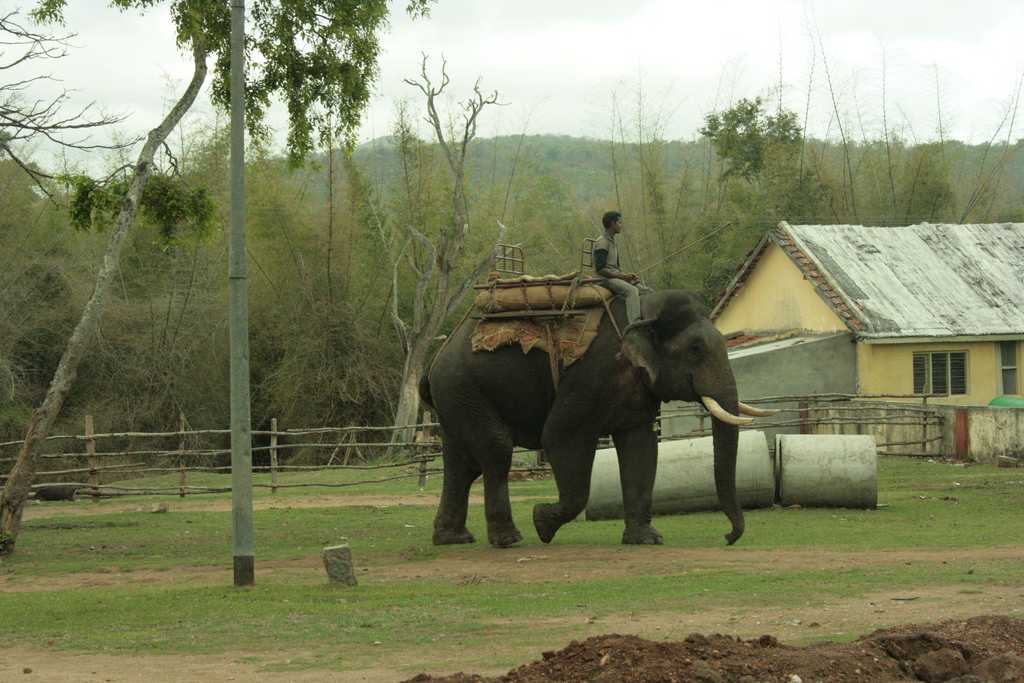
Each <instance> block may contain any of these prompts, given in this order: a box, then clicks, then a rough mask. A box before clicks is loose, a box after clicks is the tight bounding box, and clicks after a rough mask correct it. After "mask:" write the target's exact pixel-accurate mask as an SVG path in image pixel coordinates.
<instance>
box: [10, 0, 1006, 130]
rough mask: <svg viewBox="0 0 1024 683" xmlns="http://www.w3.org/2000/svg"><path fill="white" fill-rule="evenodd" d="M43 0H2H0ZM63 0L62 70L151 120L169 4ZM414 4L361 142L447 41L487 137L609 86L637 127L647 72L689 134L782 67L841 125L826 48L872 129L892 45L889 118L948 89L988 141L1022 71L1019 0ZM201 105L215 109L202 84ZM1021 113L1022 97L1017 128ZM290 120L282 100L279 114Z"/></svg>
mask: <svg viewBox="0 0 1024 683" xmlns="http://www.w3.org/2000/svg"><path fill="white" fill-rule="evenodd" d="M211 1H212V0H211ZM31 4H32V0H0V10H10V9H13V8H19V7H20V8H22V9H28V8H29V7H30V6H31ZM69 5H70V6H71V7H70V9H69V11H68V13H67V24H68V26H67V28H68V30H70V31H74V32H76V33H77V34H78V37H77V38H76V39H75V43H76V45H77V47H76V48H75V49H74V50H73V52H72V55H71V56H70V57H69V58H67V59H65V60H64V61H63V62H61V63H58V64H56V65H54V73H55V75H57V76H59V77H60V78H61V79H63V82H64V84H65V85H66V86H67V87H71V88H75V89H77V90H78V91H79V94H78V95H77V97H79V98H80V100H81V101H83V102H84V101H91V100H95V101H96V102H97V103H98V104H100V105H101V106H102V107H103V108H104V109H105V110H107V111H109V112H111V113H118V114H129V115H130V118H129V119H128V121H127V122H126V123H125V124H122V125H123V128H124V130H125V131H126V132H130V133H138V132H142V131H145V130H147V129H148V128H150V127H152V126H153V125H154V124H155V123H156V122H157V121H158V119H159V117H160V115H161V113H162V111H163V109H164V108H165V107H167V106H168V101H169V100H170V99H171V97H172V95H173V96H176V94H177V92H178V91H179V90H180V89H181V86H183V85H184V83H186V82H187V80H188V77H189V76H190V59H189V57H188V56H187V55H184V54H182V53H181V52H179V51H178V50H177V49H176V48H175V44H174V34H173V30H172V26H171V24H170V22H169V20H168V18H167V13H166V10H165V9H158V10H153V11H150V12H148V13H146V14H144V15H140V14H137V13H128V14H120V13H119V12H118V11H116V10H112V9H109V8H108V7H107V2H106V0H71V2H69ZM404 6H405V0H399V1H397V2H393V3H392V7H393V14H392V25H391V28H390V30H389V31H388V32H387V33H386V34H385V35H384V36H383V38H382V44H383V55H382V57H381V61H380V81H379V84H378V94H377V95H376V96H375V98H374V100H373V102H372V104H371V106H370V108H369V109H368V110H367V112H366V115H365V117H364V125H363V128H362V131H361V138H362V139H364V140H365V139H370V138H372V137H376V136H379V135H384V134H387V133H388V132H389V130H390V126H391V121H392V119H393V112H394V107H395V101H396V100H397V99H400V98H412V97H414V96H415V94H416V93H415V92H414V91H413V90H412V88H410V87H409V86H407V85H405V84H403V83H402V79H403V78H406V77H410V76H414V75H416V73H417V72H418V70H419V60H420V55H421V53H424V52H425V53H427V54H428V55H430V56H431V58H432V62H431V64H432V65H433V66H435V67H436V66H437V65H438V64H439V61H440V57H441V56H442V55H443V56H444V57H445V58H446V59H447V60H448V69H449V73H450V75H451V77H452V84H451V94H452V95H453V96H457V97H464V96H465V95H467V94H468V93H469V92H470V89H471V87H472V84H473V81H474V80H475V79H476V78H477V77H478V76H479V77H482V79H483V87H484V88H485V89H497V90H498V91H499V92H500V95H501V98H502V100H503V101H505V102H508V103H509V106H507V107H503V108H501V109H494V110H490V111H488V112H487V113H486V114H485V117H486V118H485V119H484V120H482V121H481V126H480V135H482V136H490V135H494V134H496V133H499V134H512V133H519V132H521V131H522V130H523V129H524V128H525V129H526V131H527V132H529V133H559V134H566V135H574V136H590V137H608V136H609V134H610V131H611V119H612V113H611V112H612V97H613V93H614V94H615V95H616V97H617V98H618V100H619V104H620V107H621V109H622V115H623V117H624V118H625V120H626V121H627V125H629V121H631V120H632V119H633V117H634V115H635V111H636V103H637V98H638V90H639V88H638V86H639V85H640V84H642V86H643V93H644V101H645V108H646V109H647V114H646V115H645V116H646V118H647V120H648V121H652V122H658V123H659V124H660V128H661V131H662V134H663V135H664V136H665V137H667V138H668V139H679V138H682V139H690V138H693V137H695V136H697V130H698V129H699V127H700V125H701V122H702V120H703V117H704V115H705V114H706V113H707V112H709V111H711V110H713V109H715V108H722V107H725V106H728V104H729V103H730V102H733V101H735V100H736V99H738V98H740V97H752V96H756V95H761V96H764V97H766V98H769V99H770V100H771V101H772V103H773V104H774V103H776V102H777V97H778V92H779V83H780V66H781V83H782V98H783V105H784V106H785V107H787V108H789V109H792V110H794V111H797V112H798V113H799V114H800V115H801V117H802V116H803V113H804V109H805V107H806V105H807V94H808V84H809V82H810V93H811V96H810V111H809V118H808V130H809V133H811V134H813V135H816V136H819V137H820V136H824V135H826V134H828V135H830V136H833V137H834V136H835V135H836V134H837V133H838V131H837V129H836V127H835V125H834V123H830V122H831V121H832V120H833V105H832V100H831V98H830V94H829V88H828V84H827V81H826V71H825V63H826V59H827V65H828V69H829V73H830V75H831V79H832V86H833V88H834V90H835V94H836V98H837V104H838V108H839V111H840V113H841V114H842V116H843V121H844V124H846V125H848V127H852V128H853V130H852V131H848V134H852V135H853V136H854V137H857V138H859V137H860V136H861V135H862V134H866V135H867V136H874V135H876V134H880V131H881V125H882V81H883V68H882V64H883V54H884V57H885V63H886V68H885V70H884V73H885V76H886V79H885V80H886V92H887V98H888V106H887V107H886V111H887V114H888V121H889V126H890V128H896V129H900V130H901V131H902V132H903V134H904V135H905V136H906V137H908V138H911V139H913V138H916V139H918V140H926V139H936V138H937V131H938V125H937V124H938V118H937V111H938V106H937V105H938V104H939V103H940V104H941V112H942V123H943V128H944V135H945V137H947V138H949V137H954V138H959V139H962V140H970V141H981V140H987V139H988V138H990V137H991V136H992V135H993V134H994V133H995V131H996V129H997V127H998V126H999V123H1000V121H1001V120H1002V119H1003V117H1004V114H1005V112H1006V111H1007V108H1008V106H1009V105H1011V104H1012V102H1013V97H1014V94H1015V92H1016V89H1017V85H1018V82H1019V80H1020V76H1021V73H1022V69H1024V50H1022V47H1021V46H1022V41H1021V36H1022V35H1024V2H1021V0H971V1H970V2H967V1H964V0H954V1H952V2H950V1H946V2H935V1H934V0H886V1H878V0H862V1H860V2H857V1H856V0H854V1H850V2H837V1H833V0H761V1H755V0H743V1H739V0H717V2H700V3H697V2H682V1H680V0H633V1H631V2H624V1H621V0H620V1H616V2H597V1H595V0H587V1H584V0H544V1H541V0H440V2H439V3H438V4H437V5H436V6H435V7H434V9H433V11H432V14H431V16H430V18H428V19H425V20H417V21H412V20H410V19H409V18H408V17H407V16H406V15H405V14H404V11H403V10H404ZM818 35H820V40H821V44H819V43H818V41H817V37H816V36H818ZM822 46H823V47H824V51H823V50H822ZM780 60H781V62H780ZM812 68H813V78H811V76H812ZM197 109H198V113H199V115H200V116H210V115H211V111H212V110H211V108H210V105H209V103H208V100H207V99H206V98H205V97H204V99H203V102H202V106H201V107H199V108H197ZM1022 119H1024V112H1022V115H1021V116H1018V117H1017V120H1016V122H1015V123H1014V127H1013V131H1012V139H1014V140H1015V139H1016V138H1017V137H1018V136H1020V135H1021V133H1020V131H1021V126H1022V123H1024V121H1022ZM282 121H283V119H282V117H281V115H280V113H279V112H278V113H277V114H275V115H274V116H273V117H272V122H277V123H280V122H282ZM627 133H628V131H627ZM1007 133H1008V130H1007V128H1006V127H1004V128H1003V129H1002V131H1001V132H1000V134H999V139H1005V137H1006V135H1007Z"/></svg>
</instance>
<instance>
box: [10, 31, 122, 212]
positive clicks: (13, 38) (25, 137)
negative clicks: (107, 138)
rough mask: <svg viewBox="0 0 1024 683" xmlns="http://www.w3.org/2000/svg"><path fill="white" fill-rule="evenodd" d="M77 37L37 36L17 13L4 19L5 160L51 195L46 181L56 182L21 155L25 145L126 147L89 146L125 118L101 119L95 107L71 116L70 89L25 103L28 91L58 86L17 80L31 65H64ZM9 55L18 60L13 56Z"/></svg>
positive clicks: (44, 77)
mask: <svg viewBox="0 0 1024 683" xmlns="http://www.w3.org/2000/svg"><path fill="white" fill-rule="evenodd" d="M74 37H75V36H74V34H65V35H57V36H50V35H46V34H43V33H36V32H35V31H32V30H30V29H28V28H26V27H25V26H24V25H23V24H22V23H21V22H20V21H19V20H18V13H17V12H8V13H7V14H4V15H2V16H0V158H3V157H4V156H7V157H10V159H11V160H12V161H14V163H15V164H17V165H18V166H19V167H20V168H21V169H22V170H23V171H25V172H26V173H27V174H28V175H29V176H30V177H31V178H32V180H33V181H35V183H36V185H37V186H38V187H39V189H40V190H41V191H42V192H43V193H44V194H46V195H49V194H50V191H49V189H48V188H47V186H46V185H45V184H44V181H46V180H49V179H51V178H52V176H51V175H49V174H48V173H46V172H44V171H43V170H41V169H40V168H39V167H38V166H36V165H35V164H32V163H31V162H29V161H28V159H27V158H26V157H25V156H24V154H22V151H21V148H23V147H24V146H25V145H27V144H29V143H32V142H36V141H46V142H49V143H51V144H53V145H56V146H58V147H62V148H64V149H73V150H79V151H89V150H95V149H118V148H120V147H123V146H124V145H116V144H99V143H95V142H91V141H90V134H91V133H92V132H93V131H94V130H95V129H96V128H100V127H102V126H109V125H111V124H114V123H118V122H120V121H123V120H124V117H121V116H110V115H106V114H96V113H94V111H93V109H94V103H90V104H87V105H85V106H84V107H81V108H75V109H72V110H71V111H68V105H69V104H70V101H71V92H70V91H68V90H66V89H62V90H61V92H60V93H59V94H58V95H54V96H52V97H50V98H43V99H39V98H36V97H26V93H27V92H28V90H29V89H32V88H35V87H37V86H39V85H40V84H41V83H43V82H53V83H55V82H57V80H56V79H55V78H54V77H53V76H52V75H49V74H38V75H34V76H26V77H24V78H19V77H18V76H16V75H14V74H16V73H17V72H18V71H19V70H23V69H25V68H26V67H27V66H29V63H30V62H34V61H43V62H47V61H52V60H58V59H63V58H64V57H66V56H67V55H68V48H69V46H70V41H71V39H72V38H74ZM9 51H13V53H14V54H13V55H11V56H8V52H9ZM5 77H6V78H5Z"/></svg>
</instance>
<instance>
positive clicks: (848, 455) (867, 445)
mask: <svg viewBox="0 0 1024 683" xmlns="http://www.w3.org/2000/svg"><path fill="white" fill-rule="evenodd" d="M775 460H776V467H777V469H778V480H779V502H781V503H782V504H783V505H802V506H804V507H842V508H874V507H875V506H876V505H877V504H878V453H877V450H876V449H875V437H873V436H859V435H828V434H779V435H778V436H777V437H775Z"/></svg>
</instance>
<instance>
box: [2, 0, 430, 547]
mask: <svg viewBox="0 0 1024 683" xmlns="http://www.w3.org/2000/svg"><path fill="white" fill-rule="evenodd" d="M160 4H166V5H168V6H169V7H170V11H171V17H172V20H173V21H174V25H175V31H176V37H177V42H178V46H179V47H181V48H182V49H184V50H187V51H189V52H191V55H192V61H193V74H192V78H191V80H190V82H189V84H188V86H187V87H186V88H185V91H184V92H183V93H182V95H181V96H180V98H179V99H178V101H177V102H176V103H175V104H174V105H173V106H172V107H171V110H170V111H169V112H168V113H167V114H166V115H165V117H164V118H163V120H162V121H161V122H160V123H159V125H157V127H156V128H154V129H153V130H151V131H150V132H149V134H148V135H147V136H146V139H145V142H144V144H143V146H142V149H141V150H140V152H139V155H138V157H137V159H136V161H135V164H134V165H133V169H132V172H131V175H130V177H129V179H128V181H127V188H126V190H125V193H124V198H123V200H122V201H121V206H120V209H119V211H118V213H117V216H116V218H115V219H114V221H113V229H112V230H111V232H110V240H109V243H108V247H107V250H106V254H105V256H104V260H103V265H102V267H101V268H100V270H99V272H98V274H97V277H96V286H95V288H94V290H93V294H92V297H91V298H90V299H89V302H88V303H87V304H86V306H85V310H84V311H83V314H82V317H81V319H80V320H79V323H78V325H76V327H75V330H74V332H73V333H72V335H71V338H70V340H69V342H68V345H67V347H66V349H65V351H64V355H63V356H62V358H61V361H60V364H59V365H58V367H57V370H56V371H55V373H54V377H53V380H52V382H51V384H50V389H49V390H48V391H47V395H46V398H45V399H44V400H43V403H42V405H41V406H40V407H39V408H38V409H37V410H36V411H35V412H34V413H33V415H32V418H31V419H30V421H29V424H28V428H27V429H26V434H25V443H24V445H23V447H22V449H21V452H20V453H19V454H18V461H17V463H16V465H15V467H14V469H13V470H12V471H11V475H10V478H9V479H8V481H7V484H6V486H5V487H4V491H3V495H2V497H0V555H4V554H7V553H10V552H12V551H13V550H14V546H15V542H16V539H17V535H18V530H19V528H20V526H21V515H22V509H23V506H24V503H25V500H26V499H27V498H28V492H29V489H30V486H31V481H32V476H33V473H34V471H35V464H36V463H35V460H36V458H35V453H36V450H37V448H38V446H39V444H40V443H41V442H42V440H43V439H45V437H46V435H47V434H48V433H49V431H50V428H51V426H52V425H53V423H54V420H56V418H57V415H58V413H59V412H60V409H61V406H62V405H63V403H64V400H65V398H66V397H67V395H68V393H69V392H70V390H71V387H72V385H73V383H74V380H75V376H76V374H77V372H78V366H79V364H80V362H81V359H82V357H83V355H84V353H85V350H86V348H87V346H88V344H89V342H90V341H91V339H92V337H93V335H94V334H95V330H96V328H97V326H98V324H99V320H100V317H101V314H102V311H103V307H104V304H105V301H106V298H107V293H108V291H109V289H110V286H111V283H112V282H113V279H114V274H115V272H116V271H117V268H118V264H119V262H120V255H121V251H122V248H123V245H124V242H125V237H126V235H127V233H128V229H129V227H130V226H131V225H132V223H133V222H134V220H135V216H136V213H137V212H138V210H139V208H140V206H141V204H142V200H143V193H144V190H145V187H146V184H147V182H148V181H149V179H150V177H151V176H152V174H153V171H154V158H155V156H156V154H157V152H158V150H160V149H161V147H162V146H163V145H164V143H165V141H166V140H167V137H168V135H170V133H171V131H172V130H174V129H175V128H176V127H177V125H178V123H179V122H180V121H181V119H182V117H183V116H184V115H185V113H186V112H187V111H188V110H189V109H190V108H191V106H192V104H193V103H194V102H195V99H196V97H197V96H198V94H199V91H200V89H201V88H202V85H203V83H204V82H205V81H206V77H207V73H208V71H207V60H208V59H209V57H211V56H212V57H213V58H214V75H213V93H214V101H215V102H216V103H217V104H219V105H221V106H224V105H226V104H227V103H228V101H229V99H230V85H229V81H228V78H229V74H230V67H231V49H230V48H231V30H230V29H231V21H230V17H231V12H230V3H228V2H226V1H214V0H164V2H161V1H160V0H111V2H110V5H111V6H112V7H114V8H117V9H120V10H122V11H124V10H142V11H145V10H148V9H151V8H153V7H154V6H157V5H160ZM66 5H67V0H40V1H39V3H38V5H37V6H36V9H35V11H34V12H33V14H34V17H35V18H36V19H37V20H40V21H45V22H58V23H59V22H62V21H63V12H64V8H65V7H66ZM249 7H250V13H251V17H252V21H251V22H250V25H251V27H252V28H251V29H250V32H249V34H248V36H247V40H246V45H245V53H246V60H245V63H246V69H247V71H248V72H249V73H248V74H247V80H248V82H249V83H250V85H249V88H248V93H247V97H246V103H245V104H246V110H247V112H246V113H247V119H248V121H249V126H250V128H251V129H252V131H253V132H254V133H255V134H256V135H257V136H260V135H261V134H264V133H265V131H266V129H265V126H264V125H263V122H264V119H263V116H264V113H265V111H266V109H267V107H268V106H269V104H270V101H271V99H272V97H274V96H280V97H282V98H284V99H285V101H286V102H287V105H288V112H289V122H288V145H289V158H290V159H291V160H292V162H293V163H294V162H297V161H298V160H300V159H302V158H303V157H304V156H305V154H306V153H307V152H309V151H310V149H312V146H313V136H314V133H318V134H320V135H321V136H324V137H326V136H329V135H331V134H335V133H337V134H341V135H347V136H348V137H349V139H351V137H352V135H353V133H354V131H355V128H356V126H357V125H358V122H359V115H360V112H361V111H362V109H363V107H364V106H365V104H366V102H367V100H368V98H369V92H370V84H371V83H372V80H373V77H374V75H375V73H376V62H377V56H378V53H379V50H380V42H379V33H380V31H381V29H382V28H383V27H384V26H385V24H386V21H387V16H388V5H387V2H386V0H367V1H365V2H361V3H358V4H352V3H338V2H335V1H334V0H250V3H249ZM428 7H429V0H409V3H408V4H407V11H409V12H410V13H412V14H414V15H415V14H423V13H425V12H426V11H427V9H428Z"/></svg>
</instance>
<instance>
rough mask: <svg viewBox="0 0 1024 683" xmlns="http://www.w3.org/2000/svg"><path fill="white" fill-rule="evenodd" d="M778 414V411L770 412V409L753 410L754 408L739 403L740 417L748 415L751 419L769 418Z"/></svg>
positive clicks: (741, 402)
mask: <svg viewBox="0 0 1024 683" xmlns="http://www.w3.org/2000/svg"><path fill="white" fill-rule="evenodd" d="M778 412H779V411H777V410H772V409H770V408H755V407H754V406H748V405H747V404H746V403H744V402H743V401H740V414H741V415H750V416H752V417H770V416H772V415H775V414H776V413H778Z"/></svg>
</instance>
